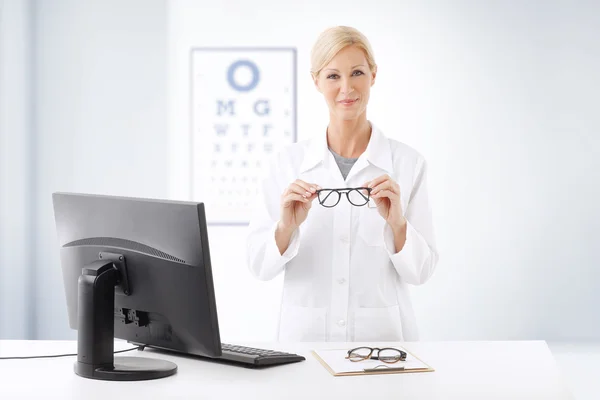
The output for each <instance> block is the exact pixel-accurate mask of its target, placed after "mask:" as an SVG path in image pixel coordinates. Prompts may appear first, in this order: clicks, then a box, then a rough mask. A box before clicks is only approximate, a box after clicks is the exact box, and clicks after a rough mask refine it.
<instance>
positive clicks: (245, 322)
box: [0, 0, 600, 341]
mask: <svg viewBox="0 0 600 400" xmlns="http://www.w3.org/2000/svg"><path fill="white" fill-rule="evenodd" d="M317 3H318V5H317ZM1 4H2V11H1V12H2V14H1V25H0V28H1V30H0V39H1V40H0V57H1V58H0V62H1V63H0V194H1V197H0V338H2V339H6V338H39V339H42V338H43V339H62V338H73V337H75V333H74V332H73V331H70V330H69V328H68V323H67V318H66V306H65V299H64V294H63V290H62V279H61V273H60V265H59V262H58V249H57V245H56V239H55V232H54V220H53V215H52V205H51V193H52V192H53V191H58V190H60V191H82V192H90V193H103V194H116V195H135V196H146V197H162V198H179V199H185V198H186V197H187V195H188V192H189V190H188V189H189V188H188V187H187V186H186V184H185V182H187V180H186V177H187V175H186V174H188V173H189V159H188V158H187V148H186V147H185V146H186V143H187V141H186V138H187V136H186V135H187V134H188V129H189V125H188V124H189V114H188V112H189V110H188V106H189V103H188V100H189V96H188V94H189V82H188V71H189V70H188V66H189V59H188V57H189V48H190V47H191V46H209V45H214V46H295V47H297V48H298V74H299V77H298V128H299V130H298V136H299V139H300V140H302V139H304V138H308V137H311V136H314V135H317V134H322V132H323V131H324V126H325V125H324V124H326V122H327V109H326V105H325V103H324V102H323V101H322V100H321V99H320V97H319V95H318V93H317V92H315V90H314V88H313V86H312V83H311V82H310V79H309V75H308V69H309V51H310V46H311V45H312V43H313V42H314V40H315V39H316V36H317V35H318V33H320V32H321V31H322V30H323V29H325V28H326V27H328V26H331V25H338V24H347V25H352V26H355V27H357V28H359V29H360V30H361V31H363V32H364V33H365V34H366V35H367V36H368V37H369V39H370V40H371V42H372V45H373V47H374V50H375V55H376V59H377V62H378V64H379V65H380V72H379V76H378V82H377V83H376V85H375V86H374V87H373V90H372V94H371V103H370V108H369V118H370V119H371V120H372V121H373V122H375V123H376V124H377V125H378V126H379V127H381V128H382V129H383V130H384V132H385V133H386V134H387V135H388V136H391V137H394V138H396V139H398V140H401V141H403V142H405V143H407V144H409V145H411V146H413V147H415V148H417V149H418V150H419V151H421V152H422V153H423V154H424V155H425V156H426V157H427V159H428V160H429V162H430V167H431V177H430V182H429V183H430V192H431V196H432V203H433V207H434V218H435V224H436V231H437V236H438V243H439V249H440V254H441V259H440V263H439V266H438V270H437V272H436V273H435V275H434V276H433V278H432V279H431V281H429V282H428V283H427V284H426V285H424V286H422V287H417V288H414V290H413V298H414V300H413V302H414V306H415V309H416V313H417V318H418V321H419V325H420V329H421V334H422V338H423V339H424V340H454V339H456V340H463V339H476V340H496V339H545V340H552V341H557V340H567V341H577V340H582V341H583V340H598V339H600V313H599V312H598V305H600V290H599V289H600V283H598V281H599V280H600V269H598V267H597V264H598V262H597V260H596V248H597V247H598V242H599V238H600V235H599V234H598V231H597V227H598V226H599V225H600V224H599V222H600V218H599V217H600V211H598V204H600V201H599V200H600V195H599V194H598V189H599V185H598V182H599V179H600V172H599V171H600V161H599V157H598V156H599V150H600V132H599V130H600V114H599V113H598V112H597V110H598V103H599V95H598V93H600V76H599V74H598V72H597V71H600V44H599V43H600V17H599V15H600V4H599V3H597V2H593V1H588V2H585V1H556V0H555V1H529V2H521V1H452V2H451V1H430V2H418V1H403V2H389V1H387V0H380V1H372V2H364V1H362V2H361V1H341V0H332V1H328V2H324V3H322V4H321V2H316V1H315V2H312V4H311V3H310V2H309V3H306V4H303V5H300V4H296V3H287V2H286V3H284V4H281V3H280V2H276V1H274V0H270V1H266V0H262V1H257V2H256V1H255V2H243V1H223V2H213V1H211V2H208V1H189V0H188V1H177V2H175V1H173V2H165V1H158V0H144V1H141V0H139V1H126V2H123V1H116V0H109V1H86V2H81V1H76V0H70V1H68V0H54V1H33V0H32V1H18V0H4V1H2V3H1ZM299 21H302V23H299ZM209 233H210V241H211V252H212V256H213V267H214V269H215V285H216V290H217V301H218V307H219V318H220V322H221V332H222V336H223V339H224V340H229V341H234V340H240V341H241V340H244V341H269V340H272V339H273V338H274V329H275V327H276V323H277V311H278V307H279V300H280V296H279V293H280V289H281V279H276V280H274V281H272V282H267V283H264V282H257V281H254V280H252V278H251V276H250V275H249V273H248V272H247V269H246V266H245V258H244V255H245V250H244V234H245V231H244V228H239V227H230V228H224V227H219V228H217V227H211V228H210V229H209ZM232 249H235V251H231V250H232Z"/></svg>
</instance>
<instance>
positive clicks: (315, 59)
mask: <svg viewBox="0 0 600 400" xmlns="http://www.w3.org/2000/svg"><path fill="white" fill-rule="evenodd" d="M311 64H312V66H311V75H312V78H313V81H314V84H315V87H316V88H317V90H318V91H319V92H320V93H322V94H323V96H324V98H325V101H326V103H327V106H328V107H329V115H330V120H329V124H328V126H327V129H326V130H325V132H324V134H323V135H319V136H317V137H316V138H313V139H310V140H306V141H302V142H299V143H294V144H292V145H289V146H288V147H286V148H284V149H282V150H281V151H280V152H279V153H278V154H276V155H275V156H274V158H273V159H272V160H271V163H270V166H269V168H268V173H267V174H266V176H265V178H264V179H263V181H262V185H261V193H262V196H261V198H260V199H259V207H258V208H257V210H256V213H255V215H254V216H253V218H252V220H251V222H250V227H249V234H248V241H247V250H248V264H249V268H250V271H251V272H252V274H253V275H254V276H256V277H257V278H258V279H261V280H270V279H273V278H274V277H276V276H277V275H278V274H279V273H281V272H282V271H285V277H284V289H283V298H282V305H281V314H280V322H279V340H280V341H314V342H324V341H340V342H346V341H411V340H418V332H417V326H416V321H415V317H414V312H413V310H412V305H411V302H410V297H409V288H408V285H420V284H423V283H425V282H426V281H427V280H428V279H429V277H431V275H432V273H433V271H434V269H435V266H436V264H437V261H438V254H437V251H436V247H435V239H434V231H433V226H432V220H431V211H430V208H429V202H428V195H427V164H426V162H425V160H424V158H423V157H422V156H421V155H420V154H419V153H418V152H417V151H415V150H414V149H412V148H411V147H409V146H407V145H405V144H403V143H400V142H398V141H396V140H392V139H388V138H386V137H385V136H384V135H383V133H382V132H381V131H380V130H379V129H378V128H377V127H376V126H374V125H373V124H372V123H371V122H370V121H369V120H368V119H367V104H368V101H369V94H370V89H371V86H373V84H374V83H375V77H376V75H377V65H376V64H375V60H374V58H373V52H372V50H371V47H370V44H369V42H368V41H367V39H366V38H365V37H364V36H363V35H362V34H361V33H360V32H358V31H357V30H355V29H353V28H349V27H334V28H330V29H328V30H326V31H325V32H323V33H322V34H321V35H320V36H319V38H318V40H317V42H316V43H315V45H314V47H313V50H312V52H311ZM391 112H393V110H391ZM357 187H363V188H369V189H359V190H345V191H339V192H335V191H334V192H332V191H326V190H323V191H320V190H321V189H348V188H357ZM315 200H316V201H315ZM337 200H339V201H337ZM366 200H368V203H367V204H364V203H365V202H366ZM334 203H335V204H334Z"/></svg>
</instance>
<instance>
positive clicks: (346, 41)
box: [310, 26, 377, 78]
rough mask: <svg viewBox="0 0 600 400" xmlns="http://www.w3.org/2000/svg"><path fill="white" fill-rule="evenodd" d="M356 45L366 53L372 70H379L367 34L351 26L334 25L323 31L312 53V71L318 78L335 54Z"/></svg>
mask: <svg viewBox="0 0 600 400" xmlns="http://www.w3.org/2000/svg"><path fill="white" fill-rule="evenodd" d="M351 45H356V46H357V47H358V48H360V49H361V50H362V51H363V52H364V53H365V57H366V59H367V63H368V64H369V68H370V69H371V71H376V70H377V64H375V57H374V56H373V49H372V48H371V44H370V43H369V41H368V40H367V38H366V36H365V35H363V34H362V33H360V32H359V31H358V30H357V29H355V28H352V27H349V26H334V27H332V28H328V29H326V30H325V31H323V32H322V33H321V34H320V35H319V37H318V38H317V41H316V42H315V44H314V45H313V48H312V50H311V53H310V64H311V68H310V73H311V75H312V76H313V77H314V78H316V77H318V76H319V73H321V70H322V69H323V68H325V66H326V65H327V64H329V62H330V61H331V60H332V59H333V58H334V57H335V55H336V54H337V53H338V52H339V51H340V50H342V49H343V48H345V47H347V46H351Z"/></svg>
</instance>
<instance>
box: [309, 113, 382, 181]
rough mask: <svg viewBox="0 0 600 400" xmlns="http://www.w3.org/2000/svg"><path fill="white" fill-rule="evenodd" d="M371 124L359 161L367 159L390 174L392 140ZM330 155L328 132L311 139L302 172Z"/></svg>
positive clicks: (325, 160) (324, 160)
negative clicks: (365, 146)
mask: <svg viewBox="0 0 600 400" xmlns="http://www.w3.org/2000/svg"><path fill="white" fill-rule="evenodd" d="M369 123H370V124H371V138H370V139H369V144H368V145H367V149H366V150H365V152H364V154H362V155H361V156H360V158H359V160H358V161H357V163H358V162H359V161H360V159H363V160H367V161H368V162H369V163H371V164H373V165H375V166H376V167H379V168H381V169H382V170H384V171H386V172H387V173H388V174H391V173H392V170H393V169H392V165H393V164H392V151H391V149H390V142H389V140H388V139H387V138H386V137H385V136H384V134H383V132H381V130H380V129H379V128H377V127H376V126H375V125H374V124H373V123H372V122H370V121H369ZM328 157H329V148H328V147H327V134H324V135H323V134H320V135H318V136H317V137H314V138H312V139H310V140H309V143H308V147H307V151H306V154H305V156H304V160H303V161H302V165H301V167H300V172H306V171H308V170H310V169H312V168H314V167H316V166H317V165H318V164H320V163H323V164H325V163H326V162H327V160H328Z"/></svg>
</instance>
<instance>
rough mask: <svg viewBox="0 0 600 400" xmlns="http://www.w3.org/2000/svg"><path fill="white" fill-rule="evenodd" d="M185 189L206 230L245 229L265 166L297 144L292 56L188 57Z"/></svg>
mask: <svg viewBox="0 0 600 400" xmlns="http://www.w3.org/2000/svg"><path fill="white" fill-rule="evenodd" d="M191 82H192V88H191V99H190V100H191V107H192V110H191V118H192V121H191V138H190V139H191V140H190V145H191V152H192V153H191V161H192V162H191V166H192V171H191V172H192V173H191V187H192V196H193V200H194V201H201V202H203V203H204V204H205V207H206V219H207V223H209V224H219V225H245V224H248V222H249V220H250V216H251V214H252V207H253V205H254V202H255V200H256V197H257V196H258V190H259V184H260V181H259V179H260V176H261V173H262V169H263V167H264V163H265V162H266V160H267V159H268V158H269V157H270V156H271V155H272V153H273V152H274V151H275V150H276V149H278V148H280V147H282V146H284V145H286V144H288V143H293V142H295V141H296V138H297V133H296V49H294V48H194V49H192V51H191Z"/></svg>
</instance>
